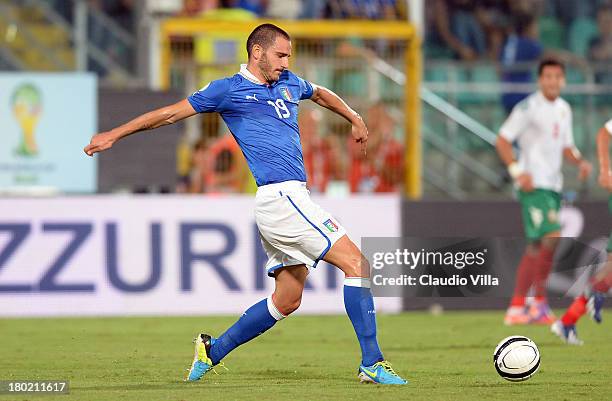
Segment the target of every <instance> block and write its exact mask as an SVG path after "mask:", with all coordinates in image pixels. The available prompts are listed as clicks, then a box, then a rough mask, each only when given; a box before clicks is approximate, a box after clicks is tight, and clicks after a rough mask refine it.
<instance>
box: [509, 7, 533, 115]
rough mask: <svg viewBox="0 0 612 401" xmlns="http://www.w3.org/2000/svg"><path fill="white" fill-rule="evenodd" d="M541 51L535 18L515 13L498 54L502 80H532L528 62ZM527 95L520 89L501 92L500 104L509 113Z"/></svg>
mask: <svg viewBox="0 0 612 401" xmlns="http://www.w3.org/2000/svg"><path fill="white" fill-rule="evenodd" d="M542 52H543V48H542V45H541V44H540V42H539V41H538V29H537V25H536V21H535V19H534V18H533V17H532V16H531V15H529V14H518V15H516V16H515V17H514V18H513V30H512V32H511V33H510V35H509V36H508V38H507V39H506V42H505V43H504V46H503V48H502V51H501V54H500V62H501V65H502V69H503V71H502V82H503V83H508V84H525V83H530V82H533V73H532V71H531V68H530V66H529V65H528V63H532V62H535V61H536V60H538V59H539V58H540V57H541V56H542ZM528 95H529V93H526V92H520V91H519V92H514V91H513V92H505V93H503V94H502V104H503V106H504V110H505V111H506V114H509V113H510V112H511V111H512V108H513V107H514V106H515V105H516V104H517V103H519V102H520V101H521V100H523V99H524V98H525V97H527V96H528Z"/></svg>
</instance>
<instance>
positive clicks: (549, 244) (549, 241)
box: [542, 236, 559, 250]
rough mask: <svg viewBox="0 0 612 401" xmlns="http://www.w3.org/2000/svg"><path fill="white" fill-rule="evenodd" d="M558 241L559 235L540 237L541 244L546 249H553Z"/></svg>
mask: <svg viewBox="0 0 612 401" xmlns="http://www.w3.org/2000/svg"><path fill="white" fill-rule="evenodd" d="M558 243H559V237H557V236H550V237H544V238H542V246H543V247H546V248H548V249H551V250H552V249H555V248H556V247H557V244H558Z"/></svg>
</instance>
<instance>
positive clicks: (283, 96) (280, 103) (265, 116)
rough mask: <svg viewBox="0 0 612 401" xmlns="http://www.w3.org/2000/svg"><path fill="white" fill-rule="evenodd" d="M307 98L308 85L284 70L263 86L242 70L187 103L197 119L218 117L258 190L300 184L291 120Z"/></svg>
mask: <svg viewBox="0 0 612 401" xmlns="http://www.w3.org/2000/svg"><path fill="white" fill-rule="evenodd" d="M312 92H313V88H312V85H311V84H310V83H309V82H308V81H305V80H303V79H302V78H300V77H298V76H297V75H295V74H293V73H292V72H290V71H289V70H285V71H283V73H282V74H281V75H280V78H279V80H278V81H277V82H275V83H274V84H272V85H267V84H264V83H261V82H259V81H258V80H257V78H255V76H253V74H251V73H250V72H249V71H248V70H247V69H246V65H242V68H241V69H240V72H239V73H238V74H236V75H234V76H233V77H231V78H224V79H219V80H216V81H212V82H211V83H210V84H208V85H207V86H205V87H204V88H202V89H200V90H199V91H197V92H195V93H194V94H193V95H191V96H189V97H188V98H187V100H188V101H189V103H191V105H192V106H193V109H194V110H195V111H197V112H198V113H207V112H213V111H216V112H218V113H219V114H221V117H222V118H223V121H225V123H226V124H227V126H228V127H229V129H230V131H231V132H232V134H233V135H234V138H235V139H236V141H237V142H238V145H239V146H240V149H242V153H243V154H244V156H245V157H246V160H247V163H248V165H249V168H250V169H251V172H252V173H253V176H254V177H255V181H256V182H257V185H259V186H261V185H266V184H272V183H276V182H283V181H288V180H298V181H304V182H305V181H306V171H305V169H304V158H303V156H302V144H301V143H300V132H299V129H298V118H297V117H298V103H299V101H300V100H302V99H308V98H310V97H311V96H312Z"/></svg>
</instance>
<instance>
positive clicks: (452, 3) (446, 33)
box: [433, 0, 487, 61]
mask: <svg viewBox="0 0 612 401" xmlns="http://www.w3.org/2000/svg"><path fill="white" fill-rule="evenodd" d="M476 5H477V3H476V0H434V2H433V7H434V24H435V27H436V30H437V34H438V35H439V36H440V38H441V39H442V41H443V42H444V43H445V44H446V46H448V47H449V48H451V49H452V50H453V52H454V53H455V57H456V58H458V59H461V60H467V61H470V60H475V59H476V58H478V57H479V56H482V55H484V54H485V53H486V51H487V41H486V36H485V33H484V30H483V29H482V26H481V25H480V22H479V21H478V19H477V18H476V13H475V11H476Z"/></svg>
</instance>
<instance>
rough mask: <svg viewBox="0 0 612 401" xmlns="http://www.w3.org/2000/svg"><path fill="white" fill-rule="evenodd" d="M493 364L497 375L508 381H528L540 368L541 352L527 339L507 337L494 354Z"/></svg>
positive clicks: (498, 345)
mask: <svg viewBox="0 0 612 401" xmlns="http://www.w3.org/2000/svg"><path fill="white" fill-rule="evenodd" d="M493 364H494V365H495V370H497V373H499V375H500V376H501V377H503V378H504V379H506V380H510V381H513V382H517V381H522V380H527V379H529V378H530V377H531V376H533V374H534V373H535V372H537V371H538V368H539V367H540V351H539V350H538V346H537V345H536V344H535V343H534V342H533V341H531V340H530V339H529V338H527V337H524V336H510V337H506V338H504V339H503V340H501V341H500V342H499V344H497V347H496V348H495V351H494V352H493Z"/></svg>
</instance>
